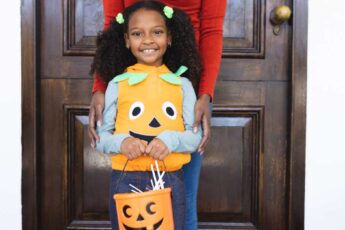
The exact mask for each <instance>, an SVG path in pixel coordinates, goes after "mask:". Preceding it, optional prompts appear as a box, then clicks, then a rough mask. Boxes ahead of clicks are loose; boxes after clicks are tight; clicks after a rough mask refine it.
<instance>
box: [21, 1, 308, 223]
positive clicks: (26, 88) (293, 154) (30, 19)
mask: <svg viewBox="0 0 345 230" xmlns="http://www.w3.org/2000/svg"><path fill="white" fill-rule="evenodd" d="M292 12H293V13H292V25H293V29H292V36H291V39H292V49H291V53H290V57H289V58H290V62H291V65H292V67H291V75H292V86H291V91H290V93H291V104H290V111H291V115H290V131H291V134H290V140H289V156H288V165H287V168H288V172H287V176H288V190H289V191H288V203H287V206H288V212H287V213H288V214H287V215H288V223H287V224H288V229H289V230H303V229H304V196H305V195H304V192H305V153H306V150H305V142H306V93H307V41H308V36H307V35H308V0H293V2H292ZM39 24H40V1H39V0H22V1H21V45H22V49H21V50H22V66H21V67H22V191H21V192H22V229H23V230H34V229H38V211H39V204H38V202H39V199H38V196H39V194H37V189H38V187H39V181H38V173H39V170H40V165H39V162H38V161H37V159H38V156H39V153H40V147H39V145H38V140H39V139H40V136H39V120H40V114H39V111H40V106H39V105H40V103H39V102H40V90H39V87H40V86H39V79H40V71H39V70H40V62H39V60H40V46H39V44H40V27H39Z"/></svg>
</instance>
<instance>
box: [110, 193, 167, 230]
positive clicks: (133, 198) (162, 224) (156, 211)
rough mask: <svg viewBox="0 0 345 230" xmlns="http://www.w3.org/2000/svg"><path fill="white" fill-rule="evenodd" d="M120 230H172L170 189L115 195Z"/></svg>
mask: <svg viewBox="0 0 345 230" xmlns="http://www.w3.org/2000/svg"><path fill="white" fill-rule="evenodd" d="M114 199H115V201H116V210H117V218H118V221H119V228H120V230H128V229H146V230H173V229H174V219H173V212H172V204H171V188H165V189H159V190H152V191H145V192H142V193H121V194H115V195H114Z"/></svg>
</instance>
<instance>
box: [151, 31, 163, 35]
mask: <svg viewBox="0 0 345 230" xmlns="http://www.w3.org/2000/svg"><path fill="white" fill-rule="evenodd" d="M153 33H154V34H155V35H161V34H163V33H164V32H163V31H162V30H156V31H154V32H153Z"/></svg>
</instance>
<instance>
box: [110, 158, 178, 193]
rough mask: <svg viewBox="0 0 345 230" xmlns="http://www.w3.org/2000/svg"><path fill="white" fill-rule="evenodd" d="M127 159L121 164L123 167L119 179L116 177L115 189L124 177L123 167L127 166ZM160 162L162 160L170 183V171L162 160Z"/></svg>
mask: <svg viewBox="0 0 345 230" xmlns="http://www.w3.org/2000/svg"><path fill="white" fill-rule="evenodd" d="M128 161H129V159H127V161H126V163H125V165H124V166H123V169H122V171H121V175H120V177H119V179H118V180H117V182H116V186H115V191H117V187H118V186H119V183H120V182H121V181H122V180H123V178H125V176H126V171H125V169H126V166H127V164H128ZM162 162H163V165H164V170H165V171H166V175H167V178H168V180H169V181H170V184H171V179H170V173H169V172H168V171H167V167H166V165H165V162H164V160H162Z"/></svg>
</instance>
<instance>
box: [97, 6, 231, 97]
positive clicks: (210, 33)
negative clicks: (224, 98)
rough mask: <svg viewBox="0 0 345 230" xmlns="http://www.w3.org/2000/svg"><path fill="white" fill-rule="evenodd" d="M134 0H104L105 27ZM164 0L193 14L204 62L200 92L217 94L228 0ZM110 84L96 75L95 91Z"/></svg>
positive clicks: (197, 39)
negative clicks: (215, 91) (216, 87)
mask: <svg viewBox="0 0 345 230" xmlns="http://www.w3.org/2000/svg"><path fill="white" fill-rule="evenodd" d="M134 2H136V0H103V7H104V19H105V20H104V29H106V28H108V27H109V24H110V22H111V20H112V19H113V18H114V17H115V16H116V15H117V13H119V12H122V11H123V10H124V8H125V7H127V6H129V5H131V4H133V3H134ZM161 2H163V3H164V4H166V5H168V6H171V7H177V8H180V9H182V10H184V11H185V12H186V13H187V14H188V15H189V16H190V18H191V20H192V23H193V27H194V32H195V38H196V42H197V44H198V46H199V51H200V55H201V59H202V62H203V70H202V73H201V77H200V84H199V90H198V94H199V95H202V94H208V95H210V96H211V97H213V92H214V88H215V84H216V80H217V75H218V71H219V65H220V61H221V53H222V39H223V21H224V15H225V8H226V0H188V1H186V0H161ZM106 87H107V85H106V83H105V82H103V81H102V80H100V78H99V76H97V75H96V77H95V81H94V84H93V90H92V92H95V91H98V90H100V91H102V92H105V90H106Z"/></svg>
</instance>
